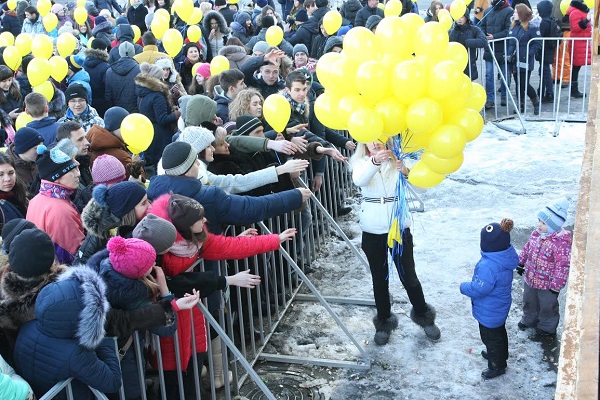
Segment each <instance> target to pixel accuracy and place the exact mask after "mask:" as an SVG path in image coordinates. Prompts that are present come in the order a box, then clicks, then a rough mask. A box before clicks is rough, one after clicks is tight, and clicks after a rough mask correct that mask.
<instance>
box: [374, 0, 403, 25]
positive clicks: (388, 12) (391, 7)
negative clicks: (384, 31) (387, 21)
mask: <svg viewBox="0 0 600 400" xmlns="http://www.w3.org/2000/svg"><path fill="white" fill-rule="evenodd" d="M401 13H402V2H401V1H400V0H390V1H388V2H387V3H386V5H385V9H384V10H383V15H385V16H386V17H398V16H400V14H401ZM378 28H379V27H378Z"/></svg>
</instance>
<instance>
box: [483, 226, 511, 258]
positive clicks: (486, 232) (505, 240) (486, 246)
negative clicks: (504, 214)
mask: <svg viewBox="0 0 600 400" xmlns="http://www.w3.org/2000/svg"><path fill="white" fill-rule="evenodd" d="M513 225H514V224H513V221H512V219H508V218H504V219H503V220H502V221H500V223H497V222H493V223H491V224H488V225H486V226H484V227H483V229H482V230H481V251H483V252H485V253H494V252H497V251H504V250H506V249H508V248H509V247H510V231H511V230H512V228H513Z"/></svg>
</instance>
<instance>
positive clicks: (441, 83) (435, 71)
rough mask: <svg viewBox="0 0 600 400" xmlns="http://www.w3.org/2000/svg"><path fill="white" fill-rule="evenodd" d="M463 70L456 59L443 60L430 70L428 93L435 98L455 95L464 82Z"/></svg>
mask: <svg viewBox="0 0 600 400" xmlns="http://www.w3.org/2000/svg"><path fill="white" fill-rule="evenodd" d="M463 76H464V74H463V72H462V68H460V67H459V66H458V65H457V64H456V63H455V62H454V61H442V62H441V63H438V64H436V65H435V66H434V67H433V68H432V69H431V71H430V72H429V79H428V80H427V95H428V96H429V97H431V98H432V99H434V100H443V99H445V98H448V97H450V96H453V95H455V94H456V93H457V92H458V90H459V89H460V87H461V85H462V84H463V79H462V78H463Z"/></svg>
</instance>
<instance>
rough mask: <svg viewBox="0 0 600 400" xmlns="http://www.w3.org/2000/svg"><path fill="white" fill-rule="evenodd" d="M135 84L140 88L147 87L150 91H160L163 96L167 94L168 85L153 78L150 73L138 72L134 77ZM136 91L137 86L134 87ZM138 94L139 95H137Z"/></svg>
mask: <svg viewBox="0 0 600 400" xmlns="http://www.w3.org/2000/svg"><path fill="white" fill-rule="evenodd" d="M134 80H135V84H136V86H139V87H140V88H144V89H147V90H149V91H151V92H161V93H163V94H164V95H165V96H168V95H169V85H167V84H166V83H165V82H163V81H161V80H160V79H157V78H154V77H152V76H150V75H146V74H138V75H137V76H136V77H135V79H134ZM137 93H138V88H137V87H136V94H137ZM138 96H139V95H138Z"/></svg>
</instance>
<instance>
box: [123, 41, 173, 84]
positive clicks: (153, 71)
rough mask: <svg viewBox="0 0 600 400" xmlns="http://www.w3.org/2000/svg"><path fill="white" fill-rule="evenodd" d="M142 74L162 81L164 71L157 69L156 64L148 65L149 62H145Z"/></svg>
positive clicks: (141, 69)
mask: <svg viewBox="0 0 600 400" xmlns="http://www.w3.org/2000/svg"><path fill="white" fill-rule="evenodd" d="M132 46H133V45H132ZM119 48H120V47H119ZM140 72H141V73H142V74H146V75H148V76H151V77H153V78H156V79H161V78H162V76H163V71H162V69H160V68H159V67H157V66H156V65H154V64H148V63H147V62H143V63H141V64H140Z"/></svg>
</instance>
